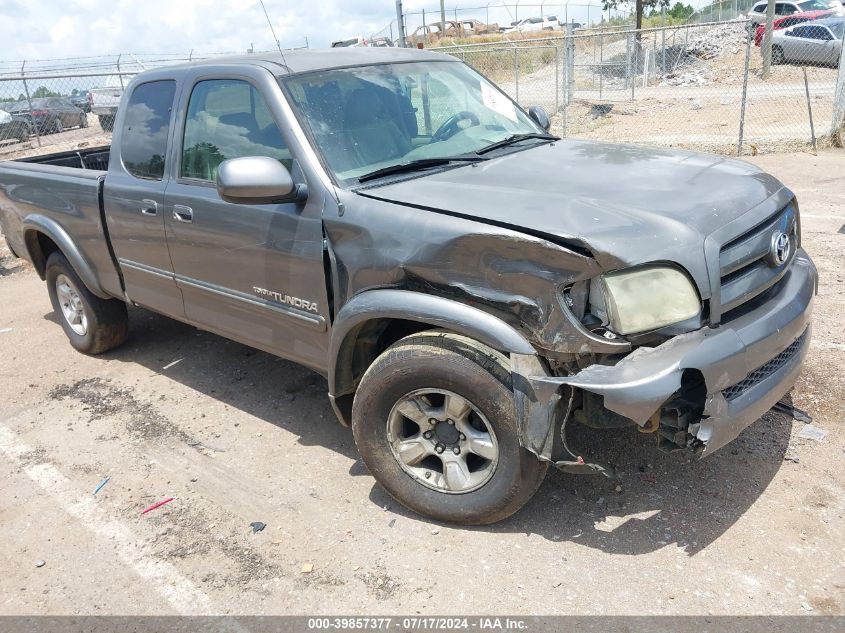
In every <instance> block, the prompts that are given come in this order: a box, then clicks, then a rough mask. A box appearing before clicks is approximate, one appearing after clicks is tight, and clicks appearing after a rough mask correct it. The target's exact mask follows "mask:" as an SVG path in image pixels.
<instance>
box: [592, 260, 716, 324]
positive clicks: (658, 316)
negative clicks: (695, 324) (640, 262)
mask: <svg viewBox="0 0 845 633" xmlns="http://www.w3.org/2000/svg"><path fill="white" fill-rule="evenodd" d="M590 304H591V308H592V310H593V313H594V314H595V315H596V316H598V317H599V318H601V319H602V320H603V321H604V322H605V323H607V324H608V325H609V326H610V329H611V330H613V331H614V332H616V333H617V334H623V335H624V334H638V333H640V332H647V331H649V330H656V329H657V328H661V327H665V326H667V325H671V324H673V323H680V322H681V321H686V320H687V319H691V318H693V317H695V316H697V315H698V314H699V312H700V311H701V301H699V299H698V293H697V292H696V290H695V288H694V287H693V285H692V282H691V281H690V280H689V279H688V278H687V276H686V275H685V274H684V273H682V272H681V271H680V270H677V269H675V268H669V267H667V266H642V267H640V268H635V269H632V270H622V271H617V272H613V273H607V274H605V275H602V276H601V277H597V278H595V279H594V280H593V283H592V287H591V289H590Z"/></svg>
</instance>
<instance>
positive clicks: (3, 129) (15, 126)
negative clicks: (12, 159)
mask: <svg viewBox="0 0 845 633" xmlns="http://www.w3.org/2000/svg"><path fill="white" fill-rule="evenodd" d="M30 131H31V130H30V127H29V124H28V123H27V122H26V120H25V119H22V118H20V117H17V116H12V115H11V114H9V113H8V112H6V111H5V110H0V142H7V141H18V142H21V143H23V142H24V141H28V140H29V135H30Z"/></svg>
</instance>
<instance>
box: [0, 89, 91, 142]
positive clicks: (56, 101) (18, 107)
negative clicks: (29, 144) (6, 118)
mask: <svg viewBox="0 0 845 633" xmlns="http://www.w3.org/2000/svg"><path fill="white" fill-rule="evenodd" d="M4 109H5V110H6V112H8V113H9V114H12V115H14V116H16V117H18V118H20V119H22V120H24V121H26V122H27V123H28V124H29V125H30V127H32V128H34V129H36V130H37V131H38V133H39V134H52V133H53V132H62V131H64V130H65V128H70V127H80V128H82V127H88V118H87V117H86V116H85V113H84V112H83V111H82V110H81V109H79V108H77V107H76V106H75V105H73V104H72V103H71V102H70V101H69V100H68V99H67V97H41V98H39V99H32V100H29V101H28V100H26V99H24V100H23V101H18V102H17V103H13V104H11V105H7V106H6V107H5V108H4Z"/></svg>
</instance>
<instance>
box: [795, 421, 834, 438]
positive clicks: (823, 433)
mask: <svg viewBox="0 0 845 633" xmlns="http://www.w3.org/2000/svg"><path fill="white" fill-rule="evenodd" d="M798 437H800V438H802V439H805V440H813V441H815V442H823V441H824V438H826V437H827V430H825V429H820V428H819V427H817V426H813V425H812V424H807V425H806V426H805V427H804V428H802V429H801V430H800V431H799V432H798Z"/></svg>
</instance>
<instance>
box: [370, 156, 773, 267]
mask: <svg viewBox="0 0 845 633" xmlns="http://www.w3.org/2000/svg"><path fill="white" fill-rule="evenodd" d="M782 188H783V185H782V184H781V183H780V182H779V181H778V180H777V179H775V178H774V177H772V176H770V175H768V174H766V173H765V172H763V171H761V170H760V169H759V168H757V167H755V166H754V165H751V164H748V163H745V162H742V161H738V160H735V159H730V158H726V157H722V156H713V155H708V154H698V153H694V152H686V151H677V150H667V149H659V148H648V147H639V146H631V145H615V144H609V143H596V142H590V141H581V140H564V141H559V142H556V143H553V144H547V145H541V146H538V147H534V148H531V149H527V150H524V151H520V152H514V153H511V154H509V155H506V156H501V157H498V158H494V159H492V160H490V161H487V162H483V163H478V164H476V165H473V166H465V167H459V168H456V169H449V170H446V171H442V172H439V173H433V174H431V175H428V176H424V177H421V178H414V179H411V180H405V181H403V182H396V183H394V184H388V185H383V186H377V187H374V188H368V189H366V190H365V191H361V192H360V193H362V194H364V195H367V196H372V197H377V198H381V199H383V200H387V201H392V202H398V203H400V204H406V205H413V206H419V207H422V208H426V209H430V210H433V211H439V212H444V213H450V214H455V215H461V216H464V217H469V218H473V219H478V220H481V221H485V222H490V223H494V224H498V225H502V226H507V227H510V228H516V229H518V230H520V229H521V230H524V231H527V232H531V233H534V234H542V235H545V236H548V237H549V238H551V239H553V240H554V239H557V240H558V241H562V242H565V243H568V244H570V245H572V246H573V247H576V248H581V249H585V250H588V251H589V252H590V253H591V254H592V255H593V257H595V258H596V260H597V261H598V263H599V265H601V266H603V267H604V268H605V269H612V268H619V267H620V266H625V265H633V264H638V263H643V262H647V261H658V260H668V261H675V262H677V263H679V264H681V265H682V266H684V267H685V268H687V269H688V270H689V271H690V273H691V274H692V275H693V277H694V278H698V279H700V280H703V279H702V275H703V274H705V271H704V246H703V243H704V238H705V237H706V236H707V235H709V234H710V233H712V232H713V231H715V230H716V229H718V228H720V227H722V226H724V225H725V224H726V223H728V222H730V221H732V220H734V219H736V218H737V217H739V216H740V215H742V214H744V213H745V212H747V211H749V210H750V209H752V208H753V207H755V206H756V205H758V204H760V203H761V202H763V201H764V200H766V199H767V198H769V197H770V196H772V195H774V194H775V193H776V192H778V191H779V190H781V189H782Z"/></svg>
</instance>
